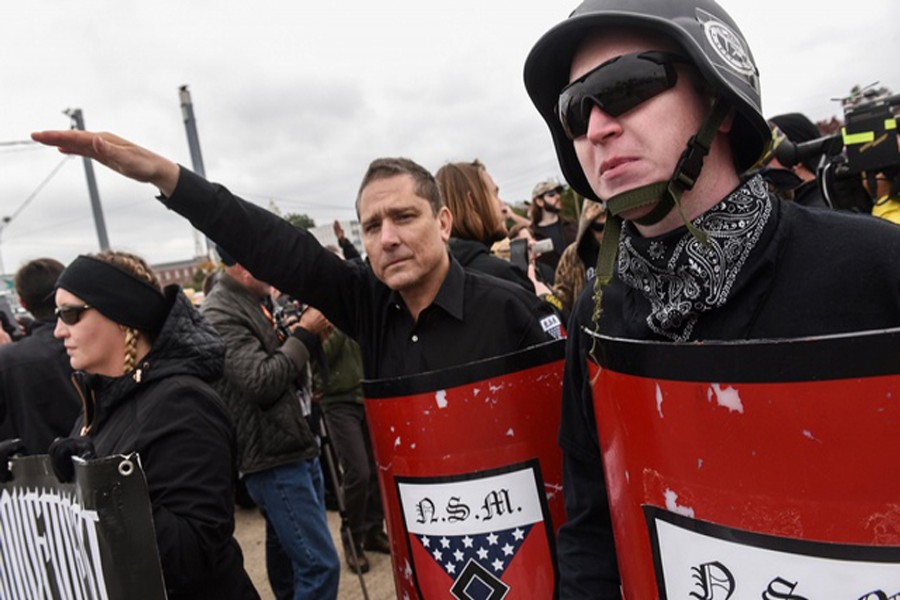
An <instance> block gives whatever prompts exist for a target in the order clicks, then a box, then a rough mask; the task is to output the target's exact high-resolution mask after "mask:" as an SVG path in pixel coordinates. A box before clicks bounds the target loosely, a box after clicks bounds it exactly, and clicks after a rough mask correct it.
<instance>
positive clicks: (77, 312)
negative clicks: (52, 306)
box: [54, 304, 91, 325]
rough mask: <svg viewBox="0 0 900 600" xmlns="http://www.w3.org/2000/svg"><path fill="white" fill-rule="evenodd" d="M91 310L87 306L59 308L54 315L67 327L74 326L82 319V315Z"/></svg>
mask: <svg viewBox="0 0 900 600" xmlns="http://www.w3.org/2000/svg"><path fill="white" fill-rule="evenodd" d="M90 308H91V307H90V306H89V305H87V304H84V305H82V306H58V307H57V308H56V310H55V311H54V313H56V316H57V317H58V318H59V320H60V321H62V322H63V323H65V324H66V325H74V324H75V323H77V322H78V320H79V319H81V314H82V313H83V312H84V311H86V310H88V309H90Z"/></svg>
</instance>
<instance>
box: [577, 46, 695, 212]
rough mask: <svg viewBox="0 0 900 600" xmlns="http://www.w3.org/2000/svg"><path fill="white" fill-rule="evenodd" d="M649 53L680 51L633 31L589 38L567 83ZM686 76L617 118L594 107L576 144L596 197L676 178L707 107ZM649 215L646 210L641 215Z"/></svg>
mask: <svg viewBox="0 0 900 600" xmlns="http://www.w3.org/2000/svg"><path fill="white" fill-rule="evenodd" d="M647 50H666V51H670V52H678V50H677V49H675V48H673V47H672V46H671V45H670V44H668V43H664V42H663V41H662V40H654V39H653V38H651V37H650V36H647V35H642V34H640V33H638V32H635V31H628V30H620V31H606V32H604V33H602V34H601V35H599V36H595V37H592V38H587V39H586V40H585V42H584V43H583V44H582V46H581V48H579V50H578V52H577V53H576V54H575V57H574V58H573V60H572V66H571V69H570V73H569V74H570V78H569V81H573V80H575V79H577V78H578V77H581V76H582V75H584V74H585V73H587V72H588V71H590V70H592V69H594V68H595V67H597V66H598V65H600V64H602V63H604V62H606V61H607V60H609V59H611V58H615V57H617V56H622V55H624V54H632V53H634V52H643V51H647ZM686 75H687V73H686V71H685V69H684V68H683V67H679V68H678V82H677V84H676V85H675V87H673V88H672V89H669V90H667V91H664V92H662V93H661V94H659V95H657V96H655V97H653V98H650V99H649V100H647V101H645V102H643V103H641V104H639V105H638V106H636V107H634V108H632V109H631V110H629V111H627V112H625V113H623V114H621V115H619V116H618V117H611V116H609V115H608V114H606V113H605V112H603V111H602V110H600V109H599V108H597V107H596V106H594V107H593V109H592V111H591V116H590V121H589V124H588V130H587V133H586V134H585V135H583V136H581V137H579V138H577V139H576V140H575V141H574V142H573V143H574V145H575V153H576V155H577V156H578V162H579V163H580V164H581V168H582V170H583V171H584V174H585V177H587V180H588V183H590V186H591V189H593V190H594V193H596V194H597V196H598V197H600V198H602V199H609V198H611V197H612V196H615V195H616V194H620V193H622V192H625V191H628V190H631V189H634V188H636V187H639V186H642V185H646V184H649V183H654V182H657V181H666V180H668V179H669V178H670V177H671V176H672V171H674V169H675V165H676V164H677V162H678V158H679V156H680V155H681V153H682V151H683V150H684V148H685V144H686V143H687V141H688V139H690V137H691V136H692V135H694V134H696V133H697V131H698V130H699V128H700V124H701V122H702V121H703V118H704V116H705V115H706V112H707V111H708V108H709V101H708V99H706V98H705V97H704V96H703V95H701V94H700V92H698V91H697V90H696V89H695V88H694V87H693V85H692V82H691V80H690V78H689V77H688V76H686ZM649 210H650V207H647V208H645V209H642V210H641V212H642V213H646V212H648V211H649ZM628 216H629V215H626V217H628ZM633 216H638V215H633Z"/></svg>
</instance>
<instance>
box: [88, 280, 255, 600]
mask: <svg viewBox="0 0 900 600" xmlns="http://www.w3.org/2000/svg"><path fill="white" fill-rule="evenodd" d="M166 296H167V298H168V300H169V302H170V303H171V309H170V312H169V315H168V317H167V319H166V321H165V323H164V325H163V328H162V330H161V331H160V333H159V335H158V336H157V339H156V340H155V341H154V343H153V346H152V348H151V349H150V352H149V353H148V354H147V355H146V356H145V357H144V358H143V360H142V361H141V362H140V364H139V365H138V366H137V367H136V368H135V369H134V371H132V373H131V374H129V375H125V376H122V377H117V378H109V377H103V376H98V375H86V374H85V373H82V372H78V373H76V377H75V380H76V384H77V385H78V388H79V391H80V392H81V394H82V395H83V397H84V399H85V412H84V414H83V415H82V416H81V417H80V418H79V419H78V421H76V424H75V430H74V433H73V435H79V433H81V432H82V431H84V432H85V433H84V434H85V435H87V436H88V437H90V438H91V441H92V442H93V444H94V447H95V449H96V452H97V456H108V455H113V454H127V453H130V452H138V453H139V454H140V459H141V465H142V467H143V469H144V473H145V475H146V479H147V487H148V488H149V493H150V503H151V506H152V509H153V523H154V527H155V529H156V541H157V546H158V548H159V554H160V560H161V562H162V569H163V576H164V577H165V582H166V588H167V593H168V597H169V600H176V599H181V598H183V599H191V600H200V599H205V598H208V599H210V600H213V599H216V600H219V599H236V600H237V599H245V598H259V596H258V594H257V593H256V590H255V589H254V588H253V584H252V583H251V582H250V579H249V577H248V576H247V573H246V572H245V571H244V567H243V557H242V555H241V550H240V547H239V546H238V545H237V542H236V541H235V540H234V538H233V535H232V534H233V532H234V483H235V480H236V477H235V475H236V472H235V457H236V447H235V435H234V426H233V425H232V422H231V419H230V418H229V416H228V412H227V411H226V409H225V406H224V405H223V403H222V401H221V399H220V398H219V397H218V395H217V394H216V393H215V391H214V390H213V389H212V388H211V387H210V386H209V385H208V383H207V382H208V381H210V380H213V379H216V378H217V377H219V375H220V374H221V372H222V361H223V355H224V346H223V345H222V340H221V339H220V338H219V336H218V334H217V333H216V331H215V330H214V329H213V328H212V326H211V325H210V324H209V323H208V322H206V321H205V320H204V319H203V318H202V317H201V316H200V313H199V312H197V310H196V309H194V307H193V306H191V304H190V302H189V301H188V300H187V298H186V297H185V295H184V294H183V293H182V292H181V290H180V289H179V288H178V287H177V286H170V287H168V288H167V289H166ZM82 428H84V429H82Z"/></svg>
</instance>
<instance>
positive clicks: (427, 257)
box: [359, 175, 452, 292]
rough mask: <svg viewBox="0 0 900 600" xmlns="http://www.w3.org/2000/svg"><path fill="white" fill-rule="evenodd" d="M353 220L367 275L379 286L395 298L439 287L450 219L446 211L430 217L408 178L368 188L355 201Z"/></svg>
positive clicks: (383, 182) (428, 209)
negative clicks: (368, 266)
mask: <svg viewBox="0 0 900 600" xmlns="http://www.w3.org/2000/svg"><path fill="white" fill-rule="evenodd" d="M359 219H360V222H361V223H362V231H363V243H364V245H365V247H366V253H367V254H368V255H369V262H370V263H371V266H372V271H373V272H374V273H375V276H376V277H378V279H380V280H381V281H382V282H384V284H385V285H387V286H388V287H389V288H391V289H394V290H398V291H400V292H404V291H410V292H411V291H414V290H416V289H425V288H429V287H430V286H431V285H432V284H435V283H436V284H437V286H436V287H435V288H434V289H437V287H440V281H437V280H438V279H440V280H442V279H443V276H444V272H443V271H442V270H439V269H438V267H439V266H440V265H441V263H442V262H443V261H444V260H447V245H446V244H447V240H448V239H449V238H450V228H451V224H452V218H451V216H450V211H449V210H448V209H447V208H446V207H442V208H441V209H440V211H439V212H438V214H437V215H435V214H433V212H432V210H431V205H430V204H429V203H428V201H427V200H426V199H424V198H421V197H419V196H417V195H416V191H415V181H414V180H413V178H412V177H410V176H409V175H397V176H395V177H389V178H386V179H377V180H375V181H373V182H371V183H369V184H368V185H367V186H366V187H365V188H363V190H362V193H361V194H360V196H359Z"/></svg>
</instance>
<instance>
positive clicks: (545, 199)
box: [534, 190, 562, 209]
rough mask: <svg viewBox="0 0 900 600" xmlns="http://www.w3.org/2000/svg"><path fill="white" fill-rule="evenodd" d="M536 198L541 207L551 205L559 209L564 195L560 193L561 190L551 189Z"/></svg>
mask: <svg viewBox="0 0 900 600" xmlns="http://www.w3.org/2000/svg"><path fill="white" fill-rule="evenodd" d="M534 200H535V202H537V204H538V206H540V207H541V208H546V207H548V206H549V207H550V208H555V209H559V207H560V205H561V204H562V196H561V195H560V194H559V190H550V191H549V192H544V193H543V194H541V195H540V196H538V197H537V198H535V199H534Z"/></svg>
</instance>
